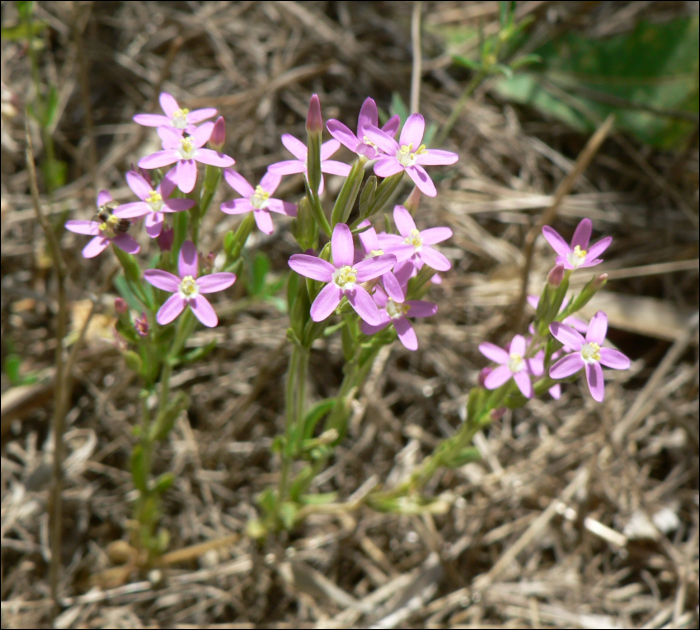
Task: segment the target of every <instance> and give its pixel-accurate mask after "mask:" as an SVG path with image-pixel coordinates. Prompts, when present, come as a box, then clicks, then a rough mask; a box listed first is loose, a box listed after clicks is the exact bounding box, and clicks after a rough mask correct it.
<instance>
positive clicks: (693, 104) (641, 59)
mask: <svg viewBox="0 0 700 630" xmlns="http://www.w3.org/2000/svg"><path fill="white" fill-rule="evenodd" d="M698 25H699V19H698V17H697V16H693V17H689V18H678V19H675V20H671V21H669V22H665V23H660V24H658V23H650V22H646V21H643V22H640V23H639V24H638V25H637V27H636V28H635V29H634V30H633V31H631V32H629V33H625V34H622V35H616V36H613V37H609V38H607V39H602V40H591V39H590V38H587V37H585V36H583V35H580V34H578V33H574V32H567V33H564V34H562V35H560V36H559V37H556V38H554V39H553V40H551V41H549V42H548V43H546V44H545V45H544V46H542V47H541V48H540V49H538V50H536V51H534V53H535V54H536V55H538V56H539V57H540V58H541V59H542V66H541V68H538V71H537V72H535V71H533V70H531V71H529V72H527V73H522V74H518V75H515V76H513V77H512V78H506V79H503V80H501V81H499V82H498V83H497V84H496V90H497V91H498V92H499V93H500V94H501V96H503V97H504V98H507V99H510V100H513V101H516V102H518V103H523V104H526V105H529V106H531V107H534V108H536V109H538V110H539V111H540V112H542V113H544V114H545V115H547V116H549V117H552V118H556V119H558V120H560V121H562V122H564V123H566V124H567V125H569V126H570V127H572V128H574V129H576V130H578V131H580V132H583V133H592V132H593V130H594V129H595V128H596V127H597V126H598V125H599V124H600V122H601V121H602V120H604V119H605V118H606V117H607V116H608V115H609V114H610V113H614V114H615V115H616V125H617V127H618V128H619V129H622V130H625V131H627V132H629V133H631V134H633V135H635V136H636V137H637V138H638V139H639V140H641V141H642V142H645V143H647V144H649V145H651V146H653V147H656V148H660V149H671V148H678V147H681V146H682V145H683V144H684V143H685V142H686V140H687V138H688V136H689V135H690V134H691V133H693V132H694V130H695V129H696V127H697V120H698V118H697V116H698V104H699V101H698V46H699V44H700V40H699V37H698V32H699V29H698Z"/></svg>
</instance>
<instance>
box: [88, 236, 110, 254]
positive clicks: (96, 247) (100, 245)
mask: <svg viewBox="0 0 700 630" xmlns="http://www.w3.org/2000/svg"><path fill="white" fill-rule="evenodd" d="M108 245H109V239H108V238H104V237H102V236H96V237H95V238H93V239H92V240H91V241H90V242H89V243H88V244H87V245H86V246H85V247H83V258H94V257H95V256H97V255H98V254H101V253H102V252H103V251H104V250H105V249H107V246H108Z"/></svg>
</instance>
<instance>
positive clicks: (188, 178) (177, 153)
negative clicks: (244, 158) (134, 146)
mask: <svg viewBox="0 0 700 630" xmlns="http://www.w3.org/2000/svg"><path fill="white" fill-rule="evenodd" d="M212 129H214V123H213V122H207V123H204V124H203V125H201V126H199V127H197V128H196V129H195V130H194V132H193V133H192V134H191V135H185V136H182V135H180V133H179V132H178V131H177V130H175V129H173V128H172V127H158V135H159V136H160V139H161V140H162V141H163V150H162V151H157V152H156V153H152V154H151V155H147V156H146V157H144V158H141V159H140V160H139V166H140V167H141V168H161V167H163V166H169V165H170V164H175V162H177V167H176V169H175V177H173V179H174V180H176V181H177V186H178V188H179V189H180V190H181V191H182V192H184V193H189V192H192V190H194V185H195V183H196V182H197V165H196V164H195V162H201V163H202V164H209V165H210V166H218V167H220V168H226V167H228V166H233V165H234V164H235V163H236V161H235V160H234V159H233V158H232V157H229V156H228V155H224V154H223V153H219V152H218V151H212V150H211V149H202V147H203V146H204V145H205V144H206V143H207V141H208V140H209V137H210V136H211V132H212Z"/></svg>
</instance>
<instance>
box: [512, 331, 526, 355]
mask: <svg viewBox="0 0 700 630" xmlns="http://www.w3.org/2000/svg"><path fill="white" fill-rule="evenodd" d="M525 350H527V343H525V337H523V336H522V335H515V337H513V340H512V341H511V342H510V354H517V355H520V356H521V357H524V356H525Z"/></svg>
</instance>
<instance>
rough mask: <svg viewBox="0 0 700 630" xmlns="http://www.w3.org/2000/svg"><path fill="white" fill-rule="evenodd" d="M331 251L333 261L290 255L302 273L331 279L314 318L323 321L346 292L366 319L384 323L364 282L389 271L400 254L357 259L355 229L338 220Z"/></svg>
mask: <svg viewBox="0 0 700 630" xmlns="http://www.w3.org/2000/svg"><path fill="white" fill-rule="evenodd" d="M331 253H332V256H333V264H331V263H329V262H327V261H325V260H323V259H322V258H317V257H316V256H309V255H308V254H294V255H293V256H292V257H291V258H290V259H289V266H290V267H291V268H292V269H294V271H296V272H297V273H298V274H300V275H302V276H306V277H307V278H312V279H313V280H318V281H319V282H327V283H328V284H327V285H326V286H325V287H323V289H321V292H320V293H319V294H318V296H316V299H315V300H314V303H313V304H312V305H311V319H313V320H314V321H315V322H322V321H323V320H324V319H326V318H327V317H329V316H330V314H331V313H332V312H333V311H334V310H335V309H336V308H337V306H338V304H340V301H341V300H342V299H343V296H345V297H346V298H347V299H348V302H349V303H350V305H351V306H352V307H353V308H354V309H355V311H357V314H358V315H359V316H360V317H361V318H362V319H363V320H364V321H366V322H367V323H368V324H372V325H374V326H378V325H380V324H381V323H382V318H381V317H380V315H379V310H378V309H377V305H376V304H375V303H374V300H373V299H372V296H371V295H370V294H369V293H368V292H367V290H366V289H365V288H364V287H363V286H361V284H360V283H362V282H367V281H368V280H374V279H375V278H378V277H380V276H381V275H383V274H385V273H386V272H387V271H389V270H390V269H391V268H392V267H393V266H394V264H395V263H396V256H393V255H391V254H383V255H381V256H376V257H375V258H369V259H367V260H363V261H361V262H358V263H354V262H353V260H354V254H355V248H354V245H353V242H352V233H351V232H350V228H349V227H348V226H347V225H345V224H344V223H338V224H337V225H336V226H335V228H334V229H333V235H332V236H331Z"/></svg>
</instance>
